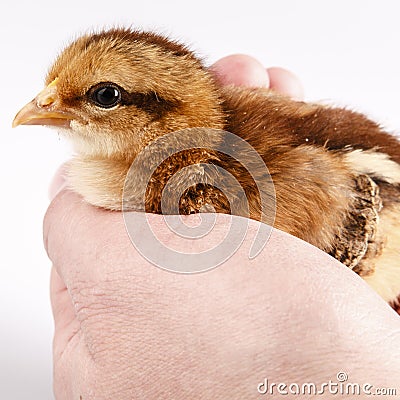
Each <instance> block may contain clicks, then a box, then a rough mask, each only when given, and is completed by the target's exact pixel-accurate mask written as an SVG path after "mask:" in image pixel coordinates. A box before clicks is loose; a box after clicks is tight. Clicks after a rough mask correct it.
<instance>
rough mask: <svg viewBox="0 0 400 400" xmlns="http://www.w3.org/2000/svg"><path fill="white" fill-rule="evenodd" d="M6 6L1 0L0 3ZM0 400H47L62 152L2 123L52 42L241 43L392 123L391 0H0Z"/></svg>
mask: <svg viewBox="0 0 400 400" xmlns="http://www.w3.org/2000/svg"><path fill="white" fill-rule="evenodd" d="M7 3H8V4H10V5H4V4H7ZM0 15H1V24H0V34H1V36H0V37H1V56H0V57H1V58H0V60H1V61H0V71H1V79H0V85H1V86H0V152H1V156H0V163H1V165H0V178H1V181H0V182H1V196H0V212H1V221H0V239H1V241H0V244H1V248H0V249H1V252H0V300H1V302H0V323H1V326H0V398H1V399H5V400H10V399H40V400H46V399H52V398H53V395H52V387H51V385H52V382H51V379H52V378H51V374H52V371H51V369H52V366H51V341H52V333H53V326H52V320H51V311H50V305H49V296H48V281H49V272H50V262H49V260H48V259H47V257H46V254H45V251H44V250H43V245H42V218H43V214H44V213H45V210H46V208H47V206H48V199H47V187H48V184H49V182H50V180H51V177H52V175H53V173H54V171H55V170H56V168H57V166H58V165H59V164H60V163H62V162H63V161H64V160H65V159H67V158H68V157H69V156H70V151H69V147H68V146H67V145H66V143H64V142H63V141H62V140H60V139H59V138H58V136H57V134H56V133H55V132H54V131H51V130H46V129H45V128H42V127H20V128H18V129H16V130H11V122H12V119H13V117H14V115H15V113H16V112H17V111H18V110H19V108H21V106H23V105H24V104H25V103H26V102H27V101H29V100H30V99H31V98H33V97H34V95H36V93H37V92H38V91H39V90H40V89H41V87H42V82H43V79H44V75H45V73H46V70H47V68H48V67H49V65H50V63H51V61H52V60H53V59H54V57H55V56H56V54H57V52H58V51H60V50H61V48H62V47H63V46H64V45H65V44H67V43H68V42H69V41H70V40H71V39H72V38H73V37H75V36H76V35H77V34H79V33H81V32H85V31H86V30H88V29H89V28H100V27H103V26H105V25H108V26H111V25H116V24H118V25H121V24H125V25H133V26H134V27H141V28H156V29H157V30H158V31H161V32H164V33H168V34H170V35H171V36H172V37H174V38H178V39H181V40H183V41H184V42H187V43H189V44H191V46H192V48H194V49H196V50H197V51H198V52H199V53H200V54H201V55H203V56H206V62H207V63H212V62H214V61H215V60H217V59H218V58H219V57H222V56H224V55H227V54H231V53H248V54H250V55H253V56H255V57H257V58H258V59H259V60H260V61H261V62H262V63H263V64H264V65H265V66H273V65H280V66H284V67H287V68H289V69H291V70H292V71H294V72H296V73H297V75H298V76H299V77H300V78H301V80H302V82H303V83H304V86H305V89H306V98H307V100H313V101H315V100H319V101H320V100H322V101H324V102H331V103H335V104H340V105H347V106H349V107H351V108H353V109H357V110H360V111H363V112H366V113H368V114H369V115H370V116H371V117H373V118H375V119H376V120H378V121H380V122H381V123H383V124H384V125H385V126H387V127H388V128H389V129H390V130H392V131H396V128H397V131H398V132H400V112H399V100H398V98H399V93H400V56H399V44H400V21H399V19H400V3H399V2H398V1H397V0H393V1H390V0H379V1H378V0H376V1H367V0H358V1H356V0H353V1H351V0H334V1H332V0H325V1H320V0H302V1H288V0H284V1H282V0H281V1H278V0H276V1H270V0H266V1H251V0H247V1H243V2H234V1H216V0H213V1H209V0H200V1H196V2H190V1H188V0H186V1H172V0H169V1H146V2H145V1H144V0H142V1H132V0H131V1H118V0H107V1H104V0H97V1H83V0H80V1H76V0H68V1H65V2H55V1H52V2H50V1H40V0H36V1H21V0H20V1H13V2H6V1H3V2H2V5H0Z"/></svg>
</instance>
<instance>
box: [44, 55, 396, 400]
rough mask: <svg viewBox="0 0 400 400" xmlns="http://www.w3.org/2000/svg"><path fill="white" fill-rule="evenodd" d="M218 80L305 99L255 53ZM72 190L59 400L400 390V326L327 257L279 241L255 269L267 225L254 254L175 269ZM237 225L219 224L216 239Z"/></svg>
mask: <svg viewBox="0 0 400 400" xmlns="http://www.w3.org/2000/svg"><path fill="white" fill-rule="evenodd" d="M213 69H214V71H215V72H216V73H217V75H218V76H219V79H221V82H223V83H224V84H228V83H234V84H236V85H249V86H265V87H271V88H273V89H275V90H277V91H280V92H282V93H285V94H288V95H290V96H292V97H295V98H297V99H301V98H302V96H303V91H302V87H301V85H300V83H299V82H298V80H297V78H296V77H294V75H293V74H291V73H290V72H288V71H286V70H283V69H281V68H269V69H267V70H265V69H264V67H263V66H262V65H261V64H259V63H258V62H257V61H256V60H254V59H252V58H251V57H248V56H242V55H235V56H229V57H226V58H224V59H221V60H220V61H218V62H217V63H216V64H214V66H213ZM62 187H63V180H62V177H61V174H60V173H58V174H57V175H56V177H55V180H54V182H53V184H52V187H51V190H50V192H51V197H52V198H54V200H53V202H52V203H51V205H50V207H49V210H48V212H47V214H46V217H45V221H44V241H45V246H46V249H47V252H48V254H49V257H50V259H51V261H52V263H53V268H52V273H51V302H52V307H53V315H54V321H55V335H54V391H55V396H56V398H57V399H58V400H63V399H69V400H70V399H80V398H82V399H83V400H87V399H96V400H99V399H122V400H124V399H132V398H135V399H175V400H180V399H189V398H190V399H200V398H201V399H252V398H260V396H261V394H259V393H258V391H257V386H258V385H259V383H260V382H262V381H263V380H264V378H268V381H269V382H270V383H272V382H274V383H281V382H282V383H286V384H287V385H289V384H290V383H299V384H300V385H301V384H302V383H305V382H313V383H315V384H321V383H324V382H329V380H332V381H337V380H336V375H337V373H338V372H340V371H344V372H346V373H347V375H348V377H349V379H348V382H351V383H359V384H360V385H362V384H365V383H369V384H371V385H373V386H374V388H379V387H380V388H382V387H390V388H397V393H400V374H399V372H398V371H400V348H399V346H398V343H400V319H399V317H398V315H397V314H396V313H395V312H394V311H393V310H392V309H391V308H390V307H389V306H388V305H387V304H386V303H385V302H384V301H383V300H381V299H380V298H379V297H378V296H377V295H376V294H375V293H374V292H373V291H372V290H371V289H370V288H369V287H368V286H367V285H366V284H365V282H364V281H362V280H361V279H360V278H359V277H358V276H356V275H355V274H354V273H352V272H351V271H349V270H348V269H346V268H345V267H344V266H342V265H341V264H339V263H338V262H336V261H335V260H334V259H332V258H330V257H329V256H328V255H326V254H325V253H323V252H321V251H319V250H318V249H316V248H313V247H312V246H310V245H308V244H307V243H304V242H302V241H300V240H298V239H296V238H294V237H292V236H290V235H287V234H285V233H283V232H280V231H277V230H274V231H273V233H272V236H271V238H270V240H269V242H268V243H267V245H266V247H265V248H264V250H263V251H262V252H261V254H260V255H259V256H258V257H256V258H255V259H253V260H251V261H250V260H249V259H248V257H247V254H248V249H249V247H250V243H251V237H252V234H254V232H255V231H256V228H257V226H258V222H255V221H251V223H250V230H249V234H248V236H246V238H245V240H244V243H243V245H242V247H241V248H240V249H239V251H238V252H236V253H235V254H234V255H233V256H232V257H231V258H230V259H229V260H228V261H226V262H225V263H224V264H222V265H221V266H219V267H218V268H215V269H213V270H212V271H209V272H206V273H200V274H194V275H181V274H175V273H171V272H166V271H164V270H162V269H160V268H157V267H155V266H154V265H152V264H150V263H149V262H147V261H146V260H145V259H144V258H143V257H142V256H141V255H140V254H139V253H138V252H137V251H136V250H135V248H134V247H133V246H132V244H131V242H130V240H129V238H128V236H127V234H126V230H125V226H124V222H123V219H122V215H121V213H117V212H114V213H113V212H107V211H104V210H100V209H97V208H94V207H92V206H90V205H88V204H86V203H85V202H84V201H83V200H82V199H81V198H80V197H79V196H78V195H76V194H74V193H72V192H70V191H68V190H65V189H63V188H62ZM186 218H187V219H188V220H189V221H190V220H191V219H193V218H194V219H195V218H196V216H190V217H186ZM230 218H231V217H230V216H226V215H221V216H220V217H219V220H218V223H217V229H216V230H215V232H213V233H212V236H211V237H210V238H209V241H210V242H213V241H218V239H219V238H221V237H222V236H223V233H224V230H226V229H228V228H229V220H230ZM150 220H151V223H152V226H153V229H155V230H156V231H157V232H158V235H159V237H160V238H161V239H163V240H165V241H166V242H168V243H169V245H171V246H177V247H179V244H180V239H179V238H178V237H176V236H174V235H173V234H171V232H170V231H169V230H168V229H167V228H166V227H165V226H164V224H163V223H162V217H161V216H158V215H152V216H151V217H150ZM199 250H200V249H199ZM374 388H372V389H371V391H372V392H373V391H374V390H375V389H374ZM261 389H263V388H261ZM277 393H278V392H277V389H276V388H275V390H274V395H275V396H276V397H277V398H279V397H280V396H281V395H279V394H277ZM266 397H268V396H266ZM266 397H265V398H266ZM330 397H331V395H329V394H328V392H326V394H325V395H324V396H323V397H322V398H324V399H327V398H330ZM261 398H262V396H261ZM283 398H303V397H302V396H300V395H293V396H288V395H286V396H283ZM304 398H312V397H311V396H304ZM320 398H321V397H320ZM332 398H333V397H332ZM334 398H338V396H336V397H334ZM339 398H340V396H339ZM343 398H354V396H345V395H343ZM357 398H371V396H367V395H365V394H364V395H360V396H357ZM380 398H389V396H388V397H385V396H380ZM391 398H394V397H393V396H392V397H391Z"/></svg>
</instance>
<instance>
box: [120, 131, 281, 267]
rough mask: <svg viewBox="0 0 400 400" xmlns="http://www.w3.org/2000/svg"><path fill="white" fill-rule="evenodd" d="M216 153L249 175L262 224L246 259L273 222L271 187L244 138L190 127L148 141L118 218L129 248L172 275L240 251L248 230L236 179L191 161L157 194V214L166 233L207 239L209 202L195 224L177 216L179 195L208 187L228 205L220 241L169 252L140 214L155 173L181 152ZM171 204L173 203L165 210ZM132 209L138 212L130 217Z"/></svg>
mask: <svg viewBox="0 0 400 400" xmlns="http://www.w3.org/2000/svg"><path fill="white" fill-rule="evenodd" d="M201 149H204V150H205V151H208V152H210V151H212V152H216V154H222V155H225V156H227V157H228V158H229V159H231V160H235V162H237V163H239V164H240V166H241V168H244V170H245V171H246V173H247V174H248V175H249V176H251V177H252V181H253V182H254V185H253V189H254V192H256V193H257V195H258V198H259V199H260V200H259V204H260V211H261V213H260V215H261V216H262V221H263V223H260V224H259V226H258V231H257V234H256V235H253V237H252V245H251V248H250V251H249V253H248V257H249V259H252V258H254V257H256V256H257V255H258V254H259V253H260V252H261V250H262V249H263V248H264V246H265V244H266V243H267V241H268V239H269V237H270V234H271V230H272V228H271V227H272V226H273V223H274V220H275V212H276V200H275V188H274V185H273V182H272V178H271V176H270V174H269V171H268V168H267V166H266V165H265V163H264V161H263V159H262V158H261V156H260V155H259V154H258V152H257V151H256V150H255V149H254V148H253V147H252V146H251V145H250V144H249V143H248V142H246V141H245V140H243V139H242V138H240V137H239V136H237V135H234V134H233V133H230V132H226V131H222V130H217V129H208V128H191V129H185V130H182V131H176V132H172V133H169V134H166V135H164V136H161V137H159V138H158V139H156V140H154V141H153V142H152V143H151V144H150V145H148V146H147V147H145V148H144V149H143V150H142V151H141V152H140V153H139V154H138V156H137V157H136V158H135V160H134V162H133V163H132V165H131V168H130V170H129V172H128V174H127V176H126V180H125V185H124V193H123V215H124V221H125V225H126V229H127V232H128V234H129V237H130V239H131V241H132V243H133V245H134V246H135V248H136V249H137V250H138V251H139V252H140V253H141V254H142V256H144V257H145V258H146V259H147V260H148V261H150V262H151V263H153V264H154V265H156V266H158V267H160V268H163V269H166V270H169V271H173V272H180V273H197V272H204V271H207V270H210V269H212V268H215V267H217V266H218V265H220V264H222V263H223V262H225V261H226V260H228V259H229V258H230V257H231V256H232V255H233V254H235V252H236V251H237V250H238V249H239V248H240V246H241V245H242V243H243V240H244V238H245V237H246V234H247V233H248V230H249V223H250V221H249V219H248V218H249V217H250V207H251V204H250V203H249V199H248V197H247V193H246V192H245V190H244V188H243V187H242V186H241V184H240V182H239V180H238V179H237V176H235V174H233V173H232V171H229V168H224V167H223V166H221V163H219V164H218V163H216V162H212V161H213V160H210V162H209V163H204V162H201V163H195V164H191V165H185V166H183V168H181V169H180V170H178V171H177V172H176V174H174V175H173V176H171V177H170V179H169V181H168V182H167V183H166V184H165V186H164V188H163V191H162V195H161V214H162V215H163V216H164V222H165V224H166V225H167V226H168V229H169V231H170V233H171V235H176V236H178V237H180V238H184V239H185V240H186V241H187V242H188V244H187V246H186V247H187V249H190V248H192V247H196V246H191V244H190V242H192V243H194V242H196V241H200V240H202V241H203V242H204V241H207V238H208V237H211V236H212V232H213V230H214V229H216V225H217V220H218V218H217V216H216V214H213V213H212V212H213V211H214V208H213V206H212V204H208V205H207V206H206V207H203V209H200V214H198V219H197V222H198V223H197V224H195V225H193V224H192V225H190V224H189V225H188V224H187V223H186V222H185V221H187V219H186V220H185V218H182V217H181V216H178V214H179V204H180V199H181V197H182V195H183V194H184V193H185V192H186V190H187V189H189V188H191V187H194V186H195V185H199V184H200V185H211V186H212V187H214V188H216V189H217V190H218V191H219V192H221V193H223V195H224V196H225V198H226V199H227V200H228V202H229V207H230V211H231V214H232V215H238V216H240V217H245V218H240V217H230V219H229V228H228V229H227V230H226V232H225V234H224V238H223V239H222V240H221V241H220V242H218V243H214V242H213V241H211V240H210V242H209V243H208V245H209V246H208V248H206V249H202V251H195V252H192V251H186V250H185V249H179V250H177V249H175V248H171V247H170V246H169V245H168V243H165V242H163V241H162V240H160V238H159V237H158V236H157V232H155V230H154V229H153V228H152V224H151V222H150V219H149V216H148V214H145V213H144V212H143V211H145V209H146V207H145V204H146V193H147V191H148V190H149V183H150V182H152V183H154V179H155V178H154V177H155V172H156V170H157V169H158V168H159V167H160V166H161V165H163V163H164V165H165V163H166V168H168V162H169V161H168V160H169V159H171V157H172V156H174V155H176V154H179V153H181V152H189V153H190V151H199V150H201ZM171 203H172V204H173V205H172V206H171ZM132 211H142V212H139V213H135V212H132Z"/></svg>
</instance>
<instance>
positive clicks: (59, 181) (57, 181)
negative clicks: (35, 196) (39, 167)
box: [48, 164, 67, 200]
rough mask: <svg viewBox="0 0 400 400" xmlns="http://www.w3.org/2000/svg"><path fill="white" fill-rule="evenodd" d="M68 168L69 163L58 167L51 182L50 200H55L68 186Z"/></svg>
mask: <svg viewBox="0 0 400 400" xmlns="http://www.w3.org/2000/svg"><path fill="white" fill-rule="evenodd" d="M66 169H67V164H62V165H60V166H59V167H58V169H57V171H56V173H55V174H54V176H53V179H52V180H51V182H50V186H49V192H48V196H49V199H50V200H53V199H54V197H56V196H57V194H58V193H59V192H60V191H61V190H62V189H64V188H65V187H66V179H65V176H66Z"/></svg>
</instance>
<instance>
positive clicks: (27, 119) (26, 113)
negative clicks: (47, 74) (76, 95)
mask: <svg viewBox="0 0 400 400" xmlns="http://www.w3.org/2000/svg"><path fill="white" fill-rule="evenodd" d="M56 83H57V79H55V80H54V81H53V82H52V83H50V85H48V86H47V87H46V88H45V89H43V90H42V91H41V92H40V93H39V94H38V95H37V96H36V97H35V98H34V99H33V100H32V101H31V102H30V103H28V104H27V105H26V106H24V107H23V108H22V109H21V110H20V111H19V112H18V114H17V115H16V116H15V118H14V121H13V124H12V126H13V128H15V127H16V126H18V125H48V126H60V127H64V128H69V126H70V122H71V121H72V119H74V115H72V114H71V113H68V112H65V111H63V110H62V109H61V108H60V107H59V101H58V96H57V85H56Z"/></svg>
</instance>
